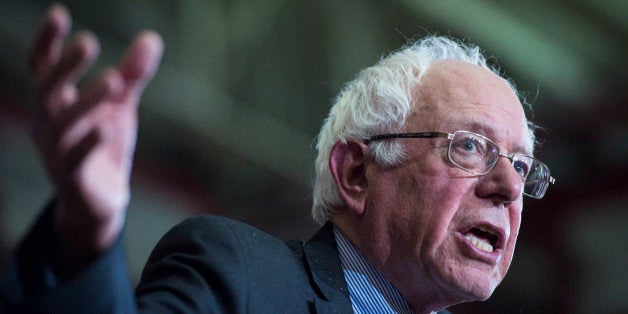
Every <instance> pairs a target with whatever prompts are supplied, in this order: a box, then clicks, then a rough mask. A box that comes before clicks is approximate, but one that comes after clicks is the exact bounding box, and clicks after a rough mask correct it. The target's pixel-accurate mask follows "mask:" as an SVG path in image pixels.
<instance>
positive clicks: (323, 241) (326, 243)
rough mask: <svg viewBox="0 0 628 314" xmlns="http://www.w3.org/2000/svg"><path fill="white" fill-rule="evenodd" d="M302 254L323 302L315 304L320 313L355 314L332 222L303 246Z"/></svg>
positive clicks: (319, 301) (318, 301)
mask: <svg viewBox="0 0 628 314" xmlns="http://www.w3.org/2000/svg"><path fill="white" fill-rule="evenodd" d="M303 254H304V256H305V262H306V263H307V264H308V266H309V268H310V273H311V279H312V281H313V282H314V286H315V287H316V288H317V293H318V294H320V296H321V300H317V301H316V302H315V305H316V308H317V310H318V312H335V311H340V312H341V313H345V312H346V313H350V312H352V308H351V301H350V299H349V289H348V287H347V282H346V281H345V277H344V274H343V271H342V266H341V262H340V257H339V256H338V249H337V247H336V240H335V238H334V231H333V225H332V224H331V222H327V223H326V224H325V225H324V226H323V227H322V228H321V229H320V230H319V231H318V233H316V234H315V235H314V236H313V237H312V238H311V239H310V240H309V241H308V242H307V243H305V244H304V245H303ZM326 301H327V302H326ZM331 309H333V310H331ZM330 310H331V311H330Z"/></svg>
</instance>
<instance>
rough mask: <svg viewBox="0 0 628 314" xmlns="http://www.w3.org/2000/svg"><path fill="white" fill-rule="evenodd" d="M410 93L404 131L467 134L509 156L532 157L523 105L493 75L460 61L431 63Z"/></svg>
mask: <svg viewBox="0 0 628 314" xmlns="http://www.w3.org/2000/svg"><path fill="white" fill-rule="evenodd" d="M415 93H416V102H415V108H414V110H413V113H412V114H411V116H410V117H409V119H408V121H407V124H406V128H405V129H406V131H408V132H410V131H425V130H426V128H430V129H429V130H427V131H443V132H453V131H456V130H468V131H473V132H476V133H480V134H482V135H485V136H487V137H489V138H491V139H493V140H494V141H495V142H496V143H498V145H500V146H503V148H504V149H507V150H508V151H510V152H511V153H514V152H524V153H527V154H532V148H533V145H532V144H533V143H532V139H531V138H530V133H529V130H528V124H527V119H526V117H525V113H524V110H523V106H522V105H521V102H520V101H519V98H518V97H517V95H516V94H515V92H514V90H513V89H512V88H511V86H510V85H509V84H508V83H507V82H506V81H505V80H504V79H502V78H501V77H499V76H498V75H496V74H494V73H493V72H491V71H489V70H487V69H484V68H482V67H480V66H477V65H473V64H470V63H466V62H462V61H455V60H441V61H435V62H433V63H432V65H431V66H430V68H429V69H428V70H427V72H426V73H425V75H424V76H423V78H422V79H421V84H419V85H418V86H417V88H416V91H415ZM514 150H516V151H514Z"/></svg>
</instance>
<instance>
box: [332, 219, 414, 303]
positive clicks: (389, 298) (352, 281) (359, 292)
mask: <svg viewBox="0 0 628 314" xmlns="http://www.w3.org/2000/svg"><path fill="white" fill-rule="evenodd" d="M334 236H335V238H336V243H337V244H338V252H339V253H340V261H341V262H342V270H343V273H344V276H345V280H346V281H347V285H348V287H349V298H350V299H351V306H352V307H353V312H354V313H412V311H411V310H410V306H409V305H408V303H407V302H406V301H405V299H404V298H403V297H402V296H401V293H399V291H398V290H397V289H396V288H395V287H393V285H392V284H390V282H388V280H386V278H384V276H383V275H382V274H381V273H380V272H379V271H378V270H377V269H375V266H373V264H371V262H369V261H368V260H367V259H366V258H365V257H364V256H363V255H362V254H361V253H360V252H358V250H357V249H356V248H355V247H354V246H353V245H352V244H351V243H350V242H349V240H348V239H347V238H346V237H345V236H344V235H343V234H342V233H341V232H340V231H339V230H338V229H337V228H336V227H334Z"/></svg>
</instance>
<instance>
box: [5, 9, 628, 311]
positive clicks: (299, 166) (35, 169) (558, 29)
mask: <svg viewBox="0 0 628 314" xmlns="http://www.w3.org/2000/svg"><path fill="white" fill-rule="evenodd" d="M64 3H65V4H66V5H67V6H68V7H69V9H70V11H71V12H72V14H73V17H74V28H75V30H76V29H90V30H92V31H94V32H95V33H96V34H97V35H98V36H99V38H100V40H101V46H102V49H101V50H102V53H101V61H100V62H99V63H98V64H97V65H96V69H102V68H103V67H104V66H106V65H109V64H114V63H115V62H116V59H117V58H118V57H119V55H120V54H121V51H122V50H123V48H124V47H125V45H126V44H127V43H128V42H129V41H130V39H131V38H132V36H133V35H134V34H135V33H137V32H138V31H140V30H142V29H146V28H151V29H154V30H156V31H158V32H159V33H160V34H161V35H162V36H163V37H164V40H165V43H166V52H165V55H164V59H163V63H162V67H161V68H160V71H159V72H158V74H157V76H156V78H155V80H154V81H153V83H152V84H151V85H150V86H149V88H148V90H147V92H146V94H145V96H144V98H143V101H142V106H141V108H140V117H141V118H140V130H139V137H138V139H139V140H138V147H137V154H136V162H135V165H136V167H135V170H134V171H135V176H134V200H133V201H132V204H131V211H130V212H129V215H130V217H129V223H128V224H129V227H128V228H127V229H128V231H127V233H128V237H129V246H130V248H129V251H130V252H131V255H132V256H131V260H132V262H131V263H132V264H134V263H135V261H134V257H133V254H134V253H133V252H141V253H139V254H138V255H139V257H137V259H138V261H137V264H139V266H135V267H139V268H141V264H142V259H145V255H146V254H148V253H147V250H149V249H150V247H152V245H154V241H156V238H155V237H158V236H159V235H160V234H163V232H165V230H164V229H166V230H167V227H169V226H171V225H172V224H174V223H176V222H177V221H179V220H180V219H182V218H183V217H185V216H189V215H191V214H200V213H218V214H224V215H228V216H232V217H235V218H238V219H242V220H245V221H247V222H249V223H252V224H253V225H255V226H258V227H260V228H262V229H263V230H266V231H268V232H270V233H272V234H275V235H278V236H279V237H282V238H286V239H287V238H293V237H299V238H307V237H308V235H310V234H311V233H312V232H313V231H314V230H316V226H315V225H314V224H313V223H312V222H311V219H310V218H309V206H310V201H311V197H310V196H309V193H310V192H309V191H310V187H311V182H312V180H313V179H312V173H313V168H312V164H313V160H314V154H315V150H314V146H315V137H316V134H317V132H318V128H319V127H320V125H321V123H322V121H323V119H324V118H325V116H326V114H327V112H328V110H329V108H330V104H331V102H332V100H333V98H334V96H335V95H336V94H337V92H338V91H339V90H340V89H341V88H342V86H343V84H344V82H347V81H349V80H351V79H352V78H353V77H354V75H355V74H356V73H357V72H358V71H359V70H360V69H361V68H364V67H366V66H369V65H372V64H374V63H375V62H377V60H378V59H379V58H381V56H383V55H386V54H387V53H389V52H391V51H393V50H395V49H396V48H398V47H400V46H401V45H403V44H404V43H406V42H407V40H408V39H412V38H417V37H421V36H425V35H428V34H437V35H450V36H453V37H456V38H461V39H464V40H465V41H469V42H473V43H475V44H477V45H479V46H480V47H482V48H483V49H484V50H485V51H486V53H487V54H488V55H491V56H494V59H495V60H497V63H498V64H499V66H500V68H501V69H502V71H503V72H504V73H505V74H506V76H508V77H511V78H512V79H513V81H514V82H516V84H517V87H518V88H519V89H520V90H521V91H522V92H523V96H524V97H525V98H526V99H527V100H528V101H529V102H531V103H533V108H534V113H533V114H532V113H530V118H531V119H532V120H533V121H535V122H536V123H537V124H539V125H541V126H543V127H546V131H545V132H543V131H540V133H539V134H538V137H539V139H540V140H541V142H542V144H541V146H540V149H539V150H538V152H537V156H538V157H539V158H540V159H542V160H544V161H545V162H546V163H547V164H548V165H549V166H550V169H551V170H552V173H553V175H554V176H555V177H556V178H558V184H557V186H555V187H552V188H550V191H549V192H548V194H547V196H546V198H545V199H543V200H541V201H526V202H527V203H526V211H525V213H524V222H523V225H522V231H521V240H520V244H519V248H518V249H519V252H518V253H517V256H516V257H515V261H514V262H513V266H512V270H511V273H510V274H509V275H508V277H507V279H506V280H505V282H504V284H503V285H502V287H500V288H498V289H497V292H496V295H495V296H494V297H493V298H491V299H490V300H489V301H488V302H484V303H472V304H470V305H464V306H460V307H457V308H456V311H457V312H462V313H464V312H474V311H478V310H482V311H486V310H490V311H492V312H503V311H506V312H512V311H517V312H520V311H523V312H527V311H541V312H545V311H548V312H551V311H561V312H562V311H566V310H569V311H572V312H575V313H579V312H587V310H596V309H609V311H610V312H614V311H616V310H617V311H618V312H621V311H622V310H627V309H628V304H627V303H626V301H625V300H628V296H627V295H625V292H623V293H624V295H618V294H621V293H622V292H620V291H624V290H626V289H625V282H626V279H628V278H626V277H628V275H627V271H626V270H625V267H623V266H622V267H623V268H624V270H622V271H621V272H619V273H616V272H614V271H612V270H613V269H615V268H617V267H618V266H619V265H623V264H622V263H623V262H621V261H625V260H626V259H625V258H628V252H626V251H628V249H626V247H625V245H624V244H621V245H622V249H621V250H616V248H615V249H613V248H612V247H611V248H609V249H608V250H604V251H602V252H600V253H599V254H601V255H600V256H602V258H601V260H600V259H594V260H592V261H591V260H587V258H586V256H587V253H586V252H597V251H596V250H601V249H603V248H605V245H607V244H608V243H609V242H611V243H626V240H628V239H627V234H628V233H626V232H625V227H626V223H628V218H627V215H626V214H625V212H626V211H625V209H626V208H628V183H627V182H628V167H627V166H626V164H627V163H626V161H627V160H628V106H627V105H628V104H627V101H628V93H627V91H626V82H627V79H628V71H627V70H628V53H627V48H628V13H627V12H628V2H627V1H621V0H612V1H611V0H608V1H584V0H572V1H540V0H532V1H497V0H469V1H377V0H370V1H358V0H346V1H286V0H269V1H255V0H233V1H192V0H180V1H169V2H166V1H162V2H159V1H148V0H144V1H141V0H136V1H129V0H127V1H124V0H110V1H78V0H74V1H65V2H64ZM48 4H49V1H17V0H15V1H11V0H3V1H0V60H2V62H1V63H0V114H2V116H0V123H2V124H0V132H2V133H0V152H2V155H3V156H4V157H1V158H0V166H1V167H2V168H0V169H1V170H2V171H3V174H2V179H1V180H2V181H0V184H2V185H0V201H2V203H0V217H13V218H10V219H9V218H5V219H4V221H5V222H7V223H5V224H4V225H2V226H1V227H2V229H4V231H0V234H7V236H6V240H2V241H0V245H5V246H8V247H11V246H12V243H14V242H15V241H16V239H17V237H18V236H19V234H21V233H23V232H24V230H25V228H26V227H27V225H28V221H30V220H31V219H32V217H33V215H34V213H36V212H37V211H38V210H39V209H40V208H41V206H43V204H45V201H46V200H47V198H48V197H50V195H51V193H52V192H51V190H50V187H49V186H48V185H47V184H46V183H45V177H44V174H43V170H41V167H40V166H39V165H38V162H37V160H36V156H35V153H34V151H33V149H32V147H30V144H29V143H28V138H27V131H28V127H27V125H28V121H29V118H28V112H29V111H30V110H31V108H32V95H31V90H32V88H31V83H30V79H31V78H30V74H29V71H28V68H27V64H26V56H27V54H28V45H29V42H30V38H31V37H32V35H33V33H34V31H35V28H36V26H37V23H38V21H39V20H40V19H41V16H42V14H43V13H44V12H45V8H46V6H47V5H48ZM491 61H492V62H493V61H494V60H493V59H492V60H491ZM96 73H97V71H94V72H93V73H92V75H95V74H96ZM32 194H36V195H37V196H36V197H34V198H33V197H29V195H32ZM27 198H28V201H26V199H27ZM25 207H28V210H31V211H32V212H31V214H28V215H25V217H26V218H19V217H21V216H20V215H21V214H17V213H15V212H14V211H16V208H18V209H19V210H20V211H21V212H20V213H23V211H24V210H26V209H25ZM174 208H176V209H174ZM9 221H17V223H8V222H9ZM149 221H150V222H149ZM588 221H594V222H595V223H596V224H597V225H592V224H589V223H587V222H588ZM7 225H10V226H7ZM602 226H603V227H602ZM150 228H153V229H151V230H148V229H150ZM571 232H573V234H571ZM146 234H155V236H153V238H150V239H144V238H146V237H148V236H146ZM582 235H589V236H591V237H597V238H596V239H598V240H599V241H593V242H592V243H591V244H589V245H590V246H589V247H582V246H580V245H574V241H575V240H574V239H576V238H577V239H579V240H578V242H577V243H578V244H582V245H583V246H584V245H586V243H587V239H590V238H588V237H583V236H582ZM578 237H581V238H578ZM131 240H133V241H131ZM3 242H4V243H3ZM134 242H135V243H137V244H132V243H134ZM151 243H152V244H151ZM566 243H569V245H566ZM133 245H136V246H135V247H134V246H133ZM587 250H589V251H587ZM522 251H523V252H522ZM609 251H615V252H614V253H613V254H614V255H609ZM132 267H134V266H132ZM139 268H138V269H139ZM600 269H606V270H600ZM609 269H610V270H609ZM134 271H136V270H134ZM574 274H579V275H578V276H576V275H574ZM617 274H619V276H617ZM574 276H575V277H574ZM619 282H623V283H619ZM574 284H577V285H582V286H583V287H575V286H574ZM598 285H600V286H599V287H598ZM617 285H619V287H617ZM621 285H624V287H623V289H622V288H621ZM594 288H595V289H594ZM602 292H605V293H602ZM512 295H516V296H519V301H517V302H514V303H513V302H512ZM622 300H623V301H622ZM496 309H500V310H496Z"/></svg>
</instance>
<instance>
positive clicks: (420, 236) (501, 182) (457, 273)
mask: <svg viewBox="0 0 628 314" xmlns="http://www.w3.org/2000/svg"><path fill="white" fill-rule="evenodd" d="M422 82H423V83H422V84H421V85H420V86H419V87H418V88H417V93H418V96H419V97H418V99H421V102H420V103H417V104H415V111H414V113H413V114H412V115H411V116H410V117H409V119H408V121H407V125H406V127H405V130H404V132H431V131H441V132H448V133H453V132H454V131H457V130H466V131H472V132H475V133H479V134H482V135H484V136H486V137H488V138H490V139H492V140H493V141H494V142H495V143H496V144H497V145H498V146H499V149H500V152H501V153H502V154H505V155H511V154H513V153H526V154H529V155H530V154H531V153H532V152H531V150H532V142H531V139H530V137H529V133H528V128H527V124H526V119H525V115H524V112H523V109H522V106H521V104H520V102H519V100H518V98H517V96H516V95H515V94H514V93H513V91H512V90H511V89H510V88H509V87H508V86H507V85H506V83H505V82H504V81H503V80H501V79H500V78H499V77H498V76H496V75H494V74H493V73H490V72H489V71H486V70H484V69H482V68H480V67H478V66H474V65H470V64H467V63H462V62H458V61H437V62H435V63H433V64H432V66H431V67H430V69H429V70H428V72H427V73H426V74H425V76H424V77H423V80H422ZM401 141H403V145H404V146H405V147H406V149H407V156H406V158H405V159H404V161H403V162H402V163H400V164H399V165H398V166H395V167H383V166H380V165H378V164H376V163H375V162H369V163H368V165H367V167H366V176H367V179H368V182H369V183H368V196H367V200H366V205H365V212H364V215H363V217H362V218H361V224H362V226H361V228H362V229H361V230H362V232H361V233H362V235H361V237H362V239H361V241H360V242H361V244H360V245H359V246H360V250H361V251H362V252H364V253H365V255H366V256H367V257H368V258H369V259H370V260H371V261H372V262H373V263H374V264H375V265H376V267H378V269H380V271H382V272H383V273H384V275H385V276H386V277H387V278H388V279H389V280H390V281H391V282H392V283H393V284H394V285H395V286H396V287H397V288H398V289H399V290H400V291H401V293H402V294H403V295H404V297H405V298H406V299H407V300H408V301H410V303H414V302H415V301H419V300H421V299H441V300H443V299H447V300H449V301H452V300H453V301H454V303H457V302H462V301H469V300H484V299H487V298H488V297H489V296H490V295H491V294H492V292H493V290H494V289H495V287H496V286H497V285H498V284H499V283H500V282H501V280H502V279H503V278H504V275H505V274H506V271H507V270H508V267H509V266H510V262H511V259H512V255H513V251H514V248H515V241H516V239H517V234H518V231H519V225H520V221H521V210H522V194H521V192H522V188H523V183H522V181H521V178H520V177H519V175H518V174H517V172H516V171H515V169H514V167H513V166H512V164H511V163H510V161H509V160H508V159H506V158H500V160H499V161H498V162H497V164H496V166H495V168H494V169H493V170H492V171H491V172H489V173H488V174H486V175H484V176H477V175H474V174H471V173H469V172H466V171H464V170H462V169H459V168H457V167H455V166H454V165H453V164H452V163H451V162H450V161H449V159H448V157H447V147H448V144H449V140H447V139H445V138H435V139H403V140H401ZM426 291H428V292H429V293H430V294H431V295H429V296H428V295H425V293H424V292H426Z"/></svg>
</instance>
